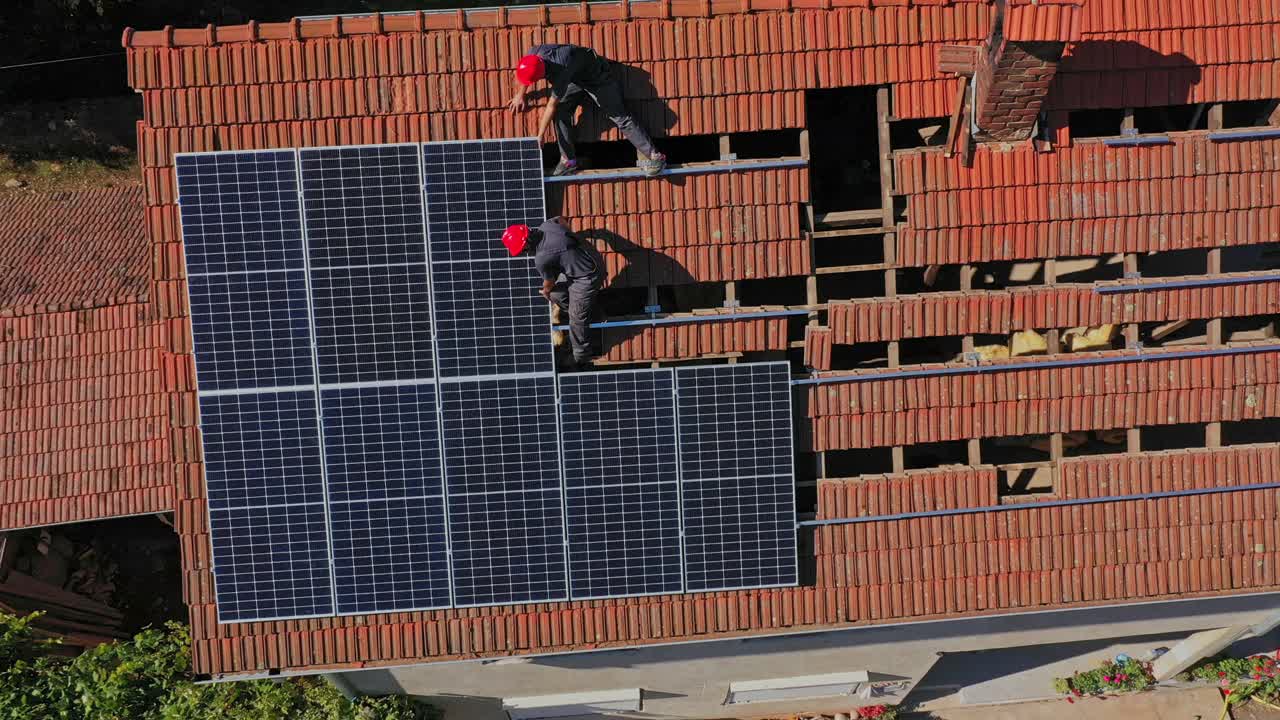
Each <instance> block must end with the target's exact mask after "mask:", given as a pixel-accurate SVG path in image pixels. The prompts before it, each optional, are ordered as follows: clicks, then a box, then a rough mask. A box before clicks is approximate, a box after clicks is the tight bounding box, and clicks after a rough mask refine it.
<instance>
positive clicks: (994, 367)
mask: <svg viewBox="0 0 1280 720" xmlns="http://www.w3.org/2000/svg"><path fill="white" fill-rule="evenodd" d="M1264 352H1280V343H1276V344H1271V345H1256V346H1247V347H1236V348H1213V349H1210V350H1184V351H1172V352H1143V351H1142V350H1138V351H1137V352H1135V353H1133V354H1131V355H1121V356H1110V357H1088V358H1072V359H1070V360H1043V361H1040V362H1006V363H992V364H990V365H971V366H955V367H940V368H924V369H921V370H890V371H886V372H878V373H875V374H869V375H828V376H825V377H814V378H804V379H801V380H792V381H791V384H792V385H829V384H833V383H850V382H876V381H880V380H907V379H911V378H921V377H944V376H952V375H980V374H984V373H994V372H1008V371H1014V370H1052V369H1056V368H1069V367H1089V366H1093V365H1113V364H1121V363H1140V362H1148V361H1151V360H1187V359H1191V358H1202V357H1219V356H1224V355H1253V354H1257V353H1264Z"/></svg>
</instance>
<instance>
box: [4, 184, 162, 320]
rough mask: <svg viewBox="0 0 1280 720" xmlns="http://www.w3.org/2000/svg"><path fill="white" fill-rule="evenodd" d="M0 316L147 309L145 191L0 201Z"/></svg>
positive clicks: (131, 188)
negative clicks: (131, 306)
mask: <svg viewBox="0 0 1280 720" xmlns="http://www.w3.org/2000/svg"><path fill="white" fill-rule="evenodd" d="M0 217H3V218H4V223H3V224H0V315H9V316H12V315H29V314H33V313H42V312H57V311H61V310H73V309H79V308H90V307H102V306H106V305H117V304H123V303H134V302H139V301H145V300H146V295H147V284H148V281H149V280H150V278H151V254H150V252H149V250H150V245H149V243H148V242H147V236H146V228H145V227H144V226H143V223H142V187H141V186H140V185H128V186H125V187H119V188H109V189H105V190H82V191H75V192H51V193H39V194H33V195H25V194H9V195H4V196H0Z"/></svg>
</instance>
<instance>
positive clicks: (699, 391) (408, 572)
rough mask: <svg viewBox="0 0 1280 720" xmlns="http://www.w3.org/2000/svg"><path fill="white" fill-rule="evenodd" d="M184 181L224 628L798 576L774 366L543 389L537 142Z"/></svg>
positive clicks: (282, 160) (335, 158)
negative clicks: (520, 236) (519, 248)
mask: <svg viewBox="0 0 1280 720" xmlns="http://www.w3.org/2000/svg"><path fill="white" fill-rule="evenodd" d="M176 165H177V175H178V187H179V193H180V201H179V202H180V207H181V213H182V224H183V233H184V239H185V246H186V254H187V269H188V276H189V288H190V299H191V308H192V327H193V334H194V339H195V355H196V367H197V377H198V380H199V396H200V410H201V421H200V423H201V431H202V434H203V438H204V452H205V468H206V481H207V486H208V498H209V512H210V525H211V537H212V544H213V550H214V553H213V555H214V574H215V590H216V594H217V601H218V602H217V605H218V617H219V620H220V621H222V622H240V621H251V620H274V619H283V618H296V617H312V616H324V615H333V614H365V613H377V612H395V611H407V610H423V609H434V608H442V607H450V606H456V607H469V606H483V605H494V604H508V603H525V602H552V601H562V600H568V599H589V598H604V597H620V596H627V595H639V594H655V593H674V592H682V591H694V590H706V589H717V588H729V587H761V586H767V585H783V584H794V583H795V581H796V579H795V578H796V574H795V536H794V520H795V518H794V507H793V500H792V497H791V493H792V482H791V475H790V473H791V447H790V442H791V441H790V437H791V425H790V423H791V417H790V402H789V391H788V378H787V369H786V365H785V364H784V363H775V364H770V365H767V366H757V365H737V366H723V367H716V368H690V369H687V370H686V369H680V370H676V371H672V370H645V371H623V372H613V373H593V374H575V375H568V376H562V377H557V376H556V374H555V372H554V355H553V348H552V346H551V343H550V330H551V328H550V322H549V314H548V309H547V304H546V301H545V300H543V299H542V298H540V297H538V294H537V289H538V286H539V278H538V275H537V273H536V271H535V269H534V267H533V262H532V259H531V258H529V257H520V258H511V257H509V256H508V255H507V253H506V251H505V249H504V248H502V246H501V245H500V243H498V242H497V238H498V237H500V235H501V233H502V231H503V230H504V229H505V228H506V227H507V226H508V225H510V224H513V223H526V224H530V225H536V224H538V223H540V222H541V220H542V218H543V217H544V213H545V209H544V207H543V196H542V181H543V179H542V172H541V166H540V151H539V145H538V143H537V142H536V141H534V140H531V139H524V140H501V141H476V142H458V143H428V144H425V145H420V144H404V145H381V146H352V147H336V148H313V149H303V150H297V151H294V150H271V151H262V152H237V153H197V154H187V155H179V156H178V157H177V162H176Z"/></svg>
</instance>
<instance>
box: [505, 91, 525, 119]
mask: <svg viewBox="0 0 1280 720" xmlns="http://www.w3.org/2000/svg"><path fill="white" fill-rule="evenodd" d="M527 107H529V103H528V101H527V100H526V99H525V96H524V91H523V90H517V91H516V94H515V95H512V96H511V100H510V101H509V102H508V103H507V109H509V110H510V111H511V112H513V113H518V112H524V110H525V108H527Z"/></svg>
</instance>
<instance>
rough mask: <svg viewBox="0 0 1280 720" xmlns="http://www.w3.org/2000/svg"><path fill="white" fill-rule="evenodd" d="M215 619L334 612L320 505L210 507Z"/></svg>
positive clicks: (263, 617) (268, 617) (249, 618)
mask: <svg viewBox="0 0 1280 720" xmlns="http://www.w3.org/2000/svg"><path fill="white" fill-rule="evenodd" d="M209 520H210V525H211V527H210V530H211V532H212V535H213V538H214V542H213V579H214V588H215V590H216V592H217V599H218V621H219V622H245V621H250V620H278V619H283V618H291V617H307V616H314V615H332V614H333V585H332V578H331V575H330V568H329V546H328V542H327V539H326V531H325V512H324V505H323V504H320V503H317V504H308V505H269V506H265V507H250V508H231V509H225V510H210V511H209Z"/></svg>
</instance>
